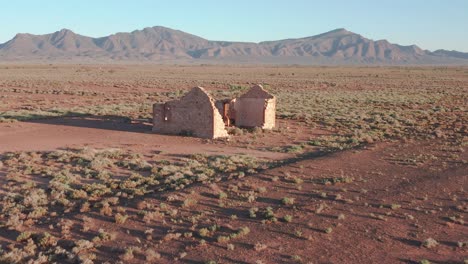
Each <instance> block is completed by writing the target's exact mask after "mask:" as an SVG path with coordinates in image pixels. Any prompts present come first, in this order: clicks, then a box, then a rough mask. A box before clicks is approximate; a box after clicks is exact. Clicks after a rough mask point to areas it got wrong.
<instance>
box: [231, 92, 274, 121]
mask: <svg viewBox="0 0 468 264" xmlns="http://www.w3.org/2000/svg"><path fill="white" fill-rule="evenodd" d="M234 108H235V113H236V117H235V122H236V126H239V127H260V128H263V129H273V128H274V127H275V120H276V98H275V97H274V96H273V95H271V94H270V93H268V92H267V91H265V89H263V87H262V86H261V85H255V86H254V87H252V88H251V89H250V90H249V91H247V92H246V93H245V94H243V95H241V96H240V97H239V98H237V100H236V101H235V105H234Z"/></svg>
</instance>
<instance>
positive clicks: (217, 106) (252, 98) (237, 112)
mask: <svg viewBox="0 0 468 264" xmlns="http://www.w3.org/2000/svg"><path fill="white" fill-rule="evenodd" d="M275 119H276V97H275V96H273V95H271V94H270V93H268V92H267V91H265V89H263V87H262V86H261V85H255V86H253V87H252V88H250V90H248V91H247V92H246V93H244V94H243V95H241V96H240V97H238V98H234V99H230V100H219V101H215V100H214V99H213V98H212V97H211V96H210V95H209V94H208V93H207V91H206V90H205V89H204V88H202V87H194V88H192V90H190V92H188V93H187V94H185V95H184V96H183V97H182V98H180V99H178V100H173V101H169V102H166V103H162V104H154V105H153V131H154V132H157V133H161V134H176V135H189V136H195V137H200V138H210V139H215V138H223V137H228V136H229V135H228V133H227V130H226V127H230V126H237V127H243V128H253V127H260V128H262V129H273V128H274V127H275Z"/></svg>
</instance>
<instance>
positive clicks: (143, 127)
mask: <svg viewBox="0 0 468 264" xmlns="http://www.w3.org/2000/svg"><path fill="white" fill-rule="evenodd" d="M23 122H25V123H34V124H47V125H54V126H72V127H83V128H94V129H104V130H114V131H123V132H134V133H152V132H151V128H152V124H151V123H150V122H149V120H147V119H141V120H133V119H130V118H128V117H122V116H113V115H104V116H94V115H83V116H65V117H53V118H42V119H34V120H27V121H23Z"/></svg>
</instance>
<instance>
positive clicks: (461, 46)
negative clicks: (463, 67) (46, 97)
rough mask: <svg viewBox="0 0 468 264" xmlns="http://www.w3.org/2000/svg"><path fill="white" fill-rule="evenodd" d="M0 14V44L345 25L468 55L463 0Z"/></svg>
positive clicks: (100, 0)
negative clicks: (142, 32) (21, 38)
mask: <svg viewBox="0 0 468 264" xmlns="http://www.w3.org/2000/svg"><path fill="white" fill-rule="evenodd" d="M0 16H1V22H2V23H1V24H2V25H1V26H0V43H3V42H6V41H8V40H9V39H11V38H13V37H14V35H15V34H16V33H33V34H45V33H51V32H54V31H57V30H60V29H62V28H68V29H71V30H73V31H74V32H76V33H79V34H81V35H87V36H92V37H100V36H105V35H109V34H111V33H116V32H128V31H132V30H135V29H142V28H145V27H151V26H165V27H170V28H173V29H179V30H182V31H185V32H188V33H192V34H195V35H198V36H201V37H204V38H207V39H210V40H231V41H253V42H258V41H263V40H278V39H284V38H297V37H306V36H311V35H316V34H320V33H323V32H326V31H330V30H333V29H336V28H346V29H347V30H349V31H352V32H355V33H358V34H361V35H363V36H365V37H368V38H371V39H374V40H377V39H387V40H389V41H390V42H392V43H398V44H402V45H410V44H416V45H418V46H420V47H421V48H423V49H429V50H435V49H439V48H443V49H449V50H452V49H455V50H459V51H465V52H468V0H392V1H375V0H355V1H350V0H341V1H339V0H326V1H323V0H321V1H313V0H283V1H280V0H231V1H227V0H217V1H215V0H198V1H196V0H186V1H177V0H169V1H168V0H165V1H157V0H134V1H124V0H80V1H65V0H56V1H53V0H49V1H47V0H15V1H6V0H5V1H2V2H1V3H0Z"/></svg>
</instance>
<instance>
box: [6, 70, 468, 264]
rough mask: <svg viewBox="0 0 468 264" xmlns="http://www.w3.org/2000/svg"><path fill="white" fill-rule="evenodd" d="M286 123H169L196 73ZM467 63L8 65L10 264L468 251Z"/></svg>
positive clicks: (448, 256)
mask: <svg viewBox="0 0 468 264" xmlns="http://www.w3.org/2000/svg"><path fill="white" fill-rule="evenodd" d="M254 84H262V85H263V87H264V88H265V89H266V90H268V91H269V92H271V93H272V94H274V95H276V96H277V127H276V128H275V129H274V130H272V131H262V130H261V129H250V130H249V129H239V128H232V129H230V131H229V132H230V134H231V136H230V138H229V139H220V140H206V139H198V138H192V137H184V136H176V135H159V134H155V133H153V132H151V106H152V104H153V103H161V102H165V101H167V100H171V99H175V98H178V97H180V96H182V95H183V94H184V93H185V92H187V91H188V90H189V89H190V88H192V87H194V86H202V87H204V88H206V89H207V90H208V91H209V92H210V93H211V94H212V95H213V96H214V97H215V98H217V99H222V98H233V97H235V96H236V95H239V94H240V93H242V92H243V91H245V90H246V89H248V88H249V87H250V86H252V85H254ZM467 95H468V68H467V67H306V66H289V67H286V66H278V67H277V66H267V65H263V66H223V65H186V66H177V65H128V64H118V65H71V64H62V65H59V64H48V65H33V64H22V65H13V64H4V65H0V246H1V248H0V263H26V262H28V261H30V263H49V262H56V263H102V262H109V263H116V262H121V263H145V262H149V263H358V262H361V263H466V262H467V261H468V250H467V249H468V224H467V223H466V222H467V220H468V219H467V213H468V195H467V188H468V180H467V176H468V165H467V156H468V155H467V152H466V150H467V145H468V138H467V124H468V113H467V109H466V107H467V105H468V104H467V102H468V96H467Z"/></svg>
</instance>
